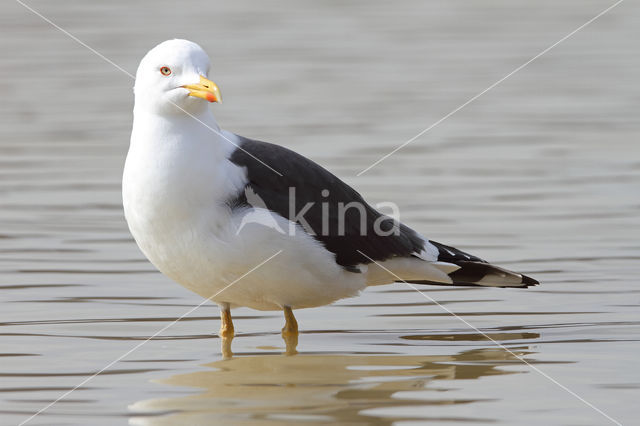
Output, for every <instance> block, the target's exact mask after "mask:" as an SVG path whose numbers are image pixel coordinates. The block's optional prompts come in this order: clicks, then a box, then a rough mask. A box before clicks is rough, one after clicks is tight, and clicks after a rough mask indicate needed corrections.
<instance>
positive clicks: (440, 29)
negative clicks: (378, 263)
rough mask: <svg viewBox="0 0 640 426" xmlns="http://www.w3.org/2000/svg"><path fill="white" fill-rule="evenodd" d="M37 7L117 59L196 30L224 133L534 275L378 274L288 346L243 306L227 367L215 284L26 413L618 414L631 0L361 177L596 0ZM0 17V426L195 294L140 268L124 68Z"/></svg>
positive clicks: (639, 249)
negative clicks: (380, 279)
mask: <svg viewBox="0 0 640 426" xmlns="http://www.w3.org/2000/svg"><path fill="white" fill-rule="evenodd" d="M29 4H30V5H32V6H33V7H34V8H36V9H37V10H39V11H40V12H41V13H42V14H44V15H45V16H47V17H48V18H50V19H51V20H53V21H54V22H55V23H57V24H58V25H60V26H62V27H63V28H65V29H67V30H68V31H70V32H71V33H72V34H74V35H75V36H77V37H78V38H80V39H81V40H83V41H84V42H86V43H88V44H89V45H90V46H92V47H93V48H95V49H97V50H98V51H99V52H101V53H103V54H104V55H106V56H107V57H109V58H110V59H112V60H113V61H114V62H115V63H117V64H119V65H121V66H122V67H123V68H124V69H126V70H128V71H129V72H134V71H135V67H136V64H137V62H138V60H139V59H140V57H141V56H142V55H143V54H144V53H145V52H146V50H148V48H150V47H151V46H153V45H154V44H155V43H157V42H159V41H161V40H163V39H166V38H170V37H175V36H180V37H187V38H190V39H193V40H195V41H197V42H199V43H201V44H202V45H203V46H204V47H205V48H206V49H207V50H208V51H209V52H210V53H211V56H212V58H213V62H214V73H213V76H212V77H213V80H214V81H216V82H217V83H218V85H219V86H220V87H221V90H222V94H223V96H224V99H225V103H224V104H223V105H216V106H215V111H216V114H217V116H218V119H219V121H220V123H221V124H222V125H223V126H224V127H226V128H228V129H231V130H234V131H237V132H238V133H240V134H244V135H247V136H251V137H257V138H262V139H265V140H270V141H276V142H279V143H282V144H285V145H287V146H289V147H292V148H294V149H296V150H298V151H300V152H302V153H304V154H306V155H309V156H311V157H313V158H314V159H316V160H317V161H318V162H320V163H321V164H323V165H325V166H327V167H329V168H330V169H331V170H333V171H334V172H336V173H337V174H339V175H340V176H341V177H343V178H344V179H345V180H346V181H347V182H349V183H350V184H353V185H354V186H356V187H357V188H358V190H360V191H361V192H362V193H363V194H365V195H366V196H367V198H369V199H370V200H371V201H372V202H374V203H375V202H381V201H387V200H392V201H395V202H396V203H398V204H399V205H400V207H401V218H402V220H403V221H405V222H406V223H408V224H409V225H411V226H413V227H414V228H416V229H417V230H419V231H420V232H422V233H424V234H425V235H428V236H429V237H430V238H433V239H435V240H437V241H442V242H445V243H450V244H452V245H456V246H458V247H460V248H463V249H467V250H469V251H471V252H473V253H476V254H478V255H480V256H482V257H484V258H487V259H490V260H492V261H494V262H496V263H499V264H501V265H504V266H506V267H510V268H513V269H517V270H522V271H523V272H526V273H528V274H530V275H532V276H534V277H535V278H537V279H539V280H540V281H542V283H543V284H542V285H541V286H539V287H537V288H533V289H528V290H515V289H475V288H473V289H464V288H459V289H458V288H457V289H448V288H446V287H424V288H422V290H423V291H425V293H426V294H427V295H428V297H426V296H423V295H420V294H418V293H417V292H416V291H415V290H413V289H411V288H408V287H406V286H403V285H402V284H395V285H392V286H383V287H377V288H372V289H369V290H367V291H366V292H364V294H363V295H362V296H361V297H359V298H354V299H349V300H343V301H341V302H339V303H336V304H335V305H333V306H328V307H323V308H316V309H309V310H302V311H298V312H296V315H297V317H298V321H299V323H300V327H301V332H302V333H301V335H300V339H299V346H298V351H299V354H298V355H296V356H285V355H283V354H282V353H283V352H284V343H283V341H282V339H281V338H280V335H279V330H280V328H281V327H282V322H283V320H282V317H281V314H279V313H273V312H267V313H265V312H256V311H251V310H248V309H237V310H235V311H234V319H235V326H236V331H237V333H238V336H237V337H236V338H235V340H234V342H233V350H234V352H235V356H234V357H233V358H232V359H229V360H223V359H222V356H221V354H220V345H219V341H218V338H217V336H216V335H215V331H216V330H217V329H218V326H219V324H218V320H219V313H218V310H217V307H215V306H210V305H205V306H202V307H201V308H198V309H197V310H196V311H194V312H193V313H191V314H190V315H188V316H187V317H185V318H184V319H182V320H181V321H179V322H178V323H176V324H173V325H171V326H170V327H169V328H167V329H166V330H165V331H163V332H161V333H160V334H159V335H158V336H157V337H155V338H154V339H153V340H150V341H148V342H146V343H144V344H143V345H142V346H140V347H139V348H138V349H136V350H134V351H132V352H131V353H129V354H128V355H127V356H126V357H124V358H123V359H122V360H121V361H120V362H117V363H115V364H113V365H110V366H109V368H108V369H106V370H105V371H104V372H102V373H101V374H100V375H98V376H97V377H95V378H93V379H91V380H90V381H88V382H86V383H85V384H84V385H83V386H81V387H79V388H78V389H76V390H75V391H73V392H72V393H70V394H69V395H68V396H66V397H65V398H64V399H62V400H60V401H59V402H58V403H56V404H55V405H53V406H51V407H50V408H48V409H47V410H46V411H44V412H43V413H42V414H40V415H38V416H37V417H35V418H33V419H31V420H30V421H29V423H28V424H33V425H38V424H39V425H53V424H55V425H58V424H65V425H66V424H78V425H80V424H82V425H84V424H105V425H112V424H127V423H129V424H135V425H139V424H141V425H147V424H189V425H191V424H239V425H240V424H242V425H245V424H247V425H249V424H251V425H254V424H255V425H270V424H301V423H313V424H324V423H334V424H366V423H372V424H381V425H384V424H392V423H394V424H403V425H409V424H420V423H429V422H431V423H433V424H440V423H444V422H447V423H460V424H489V423H503V424H536V425H537V424H567V425H578V424H580V425H585V424H589V425H600V424H608V423H613V421H612V420H611V419H608V418H607V417H605V415H603V414H602V413H601V412H599V411H598V410H601V411H602V412H603V413H605V414H606V415H608V416H610V417H611V418H613V419H615V420H616V421H618V422H621V423H624V424H632V423H633V422H634V420H635V419H636V417H637V403H636V401H637V398H638V395H639V394H640V362H639V361H638V356H637V354H638V353H639V351H640V343H639V339H640V318H639V316H638V308H639V306H640V284H639V283H638V274H639V273H640V262H639V260H640V243H639V237H640V227H639V225H640V223H639V220H638V211H639V208H640V197H639V195H640V191H639V184H640V144H639V143H638V134H639V130H640V119H639V118H638V104H639V102H640V86H639V85H638V82H637V76H638V75H640V62H639V61H638V58H639V57H640V55H639V53H640V52H639V51H638V43H637V41H638V36H639V35H640V34H639V30H638V29H639V28H640V7H639V6H638V4H637V3H633V2H624V3H622V4H621V5H620V6H618V7H617V8H615V9H614V10H612V11H611V12H610V13H608V14H607V15H605V16H603V17H602V18H600V19H599V20H597V21H595V22H594V23H593V24H591V25H590V26H588V27H586V28H585V29H584V30H582V31H580V32H579V33H577V34H576V35H574V36H573V37H571V38H570V39H568V40H566V41H565V42H563V43H562V44H560V45H559V46H557V47H556V48H555V49H553V50H552V51H550V52H549V53H547V54H546V55H544V56H543V57H541V58H540V59H539V60H537V61H535V62H534V63H532V64H530V65H529V66H527V67H526V68H524V69H523V70H521V71H520V72H518V73H517V74H515V75H513V76H512V77H510V78H509V79H507V80H506V81H504V82H503V83H502V84H500V85H499V86H498V87H496V88H495V89H493V90H491V91H489V92H488V93H486V94H485V95H483V96H482V97H481V98H479V99H478V100H476V101H475V102H474V103H472V104H470V105H469V106H467V107H466V108H464V109H463V110H461V111H460V112H458V113H457V114H455V115H453V116H452V117H450V118H449V119H447V120H446V121H444V122H443V123H442V124H440V125H438V126H437V127H436V128H434V129H433V130H431V131H429V132H428V133H427V134H425V135H424V136H422V137H421V138H419V139H417V140H416V141H414V142H413V143H411V144H410V145H409V146H407V147H406V148H404V149H402V150H401V151H399V152H398V153H397V154H395V155H393V156H391V157H390V158H388V159H387V160H385V161H384V162H382V163H380V164H379V165H377V166H376V167H374V168H373V169H371V170H369V171H368V172H367V173H365V174H363V175H362V176H359V177H357V176H356V174H357V173H358V172H359V171H361V170H363V169H364V168H366V167H367V166H369V165H370V164H371V163H373V162H374V161H375V160H377V159H378V158H380V157H381V156H382V155H384V154H386V153H388V152H389V151H391V150H392V149H393V148H395V147H396V146H398V145H399V144H401V143H403V142H404V141H406V140H408V139H409V138H411V137H413V136H414V135H415V134H417V133H418V132H419V131H421V130H423V129H425V128H427V127H428V126H430V125H431V124H432V123H434V122H436V121H437V120H439V119H440V118H441V117H443V116H444V115H445V114H447V113H449V112H450V111H452V110H453V109H455V108H456V107H458V106H459V105H461V104H462V103H464V102H465V101H467V100H468V99H469V98H471V97H472V96H474V95H475V94H477V93H479V92H481V91H482V90H484V89H485V88H487V87H489V86H490V85H491V84H493V83H494V82H496V81H498V80H499V79H500V78H502V77H503V76H505V75H506V74H507V73H509V72H510V71H512V70H513V69H515V68H516V67H518V66H519V65H520V64H522V63H524V62H525V61H527V60H528V59H530V58H531V57H533V56H534V55H536V54H537V53H539V52H540V51H542V50H543V49H545V48H546V47H548V46H550V45H551V44H553V43H554V42H556V41H557V40H559V39H560V38H562V37H563V36H565V35H566V34H568V33H569V32H571V31H572V30H573V29H575V28H577V27H578V26H580V25H582V24H583V23H584V22H586V21H587V20H589V19H590V18H592V17H593V16H595V15H596V14H597V13H598V12H600V11H601V10H603V9H605V8H606V7H608V6H609V5H610V4H613V2H606V1H566V2H561V3H558V2H551V1H541V2H525V1H509V2H506V1H494V0H492V1H488V2H482V3H479V2H478V3H477V4H475V3H474V4H470V3H468V2H462V1H448V0H447V1H445V0H439V1H433V2H419V1H410V2H404V3H402V4H401V5H392V4H390V3H388V2H366V3H362V4H349V5H345V4H338V3H334V2H325V3H323V4H318V3H317V2H311V1H305V2H289V1H284V0H282V1H279V2H277V3H270V4H269V5H268V6H267V5H265V6H258V5H257V4H256V3H249V2H247V1H244V0H243V1H234V2H232V3H229V4H213V3H211V2H209V3H202V2H191V1H186V2H180V3H179V4H178V3H175V2H168V1H155V2H146V1H145V2H124V1H113V2H109V3H108V4H106V3H105V4H101V5H97V4H93V3H88V2H82V1H80V0H77V1H66V2H44V1H32V2H30V3H29ZM0 22H1V24H2V25H0V33H2V37H0V48H1V49H2V52H3V55H2V57H3V62H2V63H0V69H2V71H3V78H2V79H0V88H2V92H3V94H4V96H3V99H4V101H3V102H2V103H0V136H1V138H0V154H1V157H0V193H1V197H0V203H1V209H0V223H1V228H0V272H1V277H0V295H1V300H2V303H1V305H0V306H1V314H0V342H1V346H0V424H3V425H4V424H18V423H20V422H22V421H24V420H26V419H27V418H29V417H30V416H31V415H33V414H34V413H36V412H37V411H38V410H40V409H42V408H43V407H45V406H47V405H48V404H49V403H50V402H52V401H55V400H56V399H57V398H59V397H60V396H61V395H63V394H64V393H65V392H66V391H68V390H70V389H73V388H74V387H75V386H77V385H78V384H79V383H81V382H82V381H83V380H84V379H85V378H87V377H88V376H90V375H92V374H94V373H96V372H98V371H100V370H101V369H103V368H104V367H106V366H108V365H109V364H110V363H111V362H113V361H114V360H116V359H118V357H120V356H122V355H124V354H126V353H127V352H128V351H131V350H132V349H133V348H135V347H136V345H139V344H141V343H143V342H144V341H145V340H146V339H148V338H149V337H150V336H152V335H154V334H155V333H156V332H158V331H159V330H161V329H162V328H163V327H165V326H168V325H170V324H171V322H172V321H174V320H175V319H177V318H179V317H180V316H182V315H183V314H185V313H186V312H187V311H189V310H190V309H191V308H192V307H194V306H196V305H197V304H199V303H200V299H199V298H198V297H197V296H195V295H193V294H191V293H189V292H188V291H187V290H185V289H183V288H181V287H180V286H178V285H175V284H173V283H172V282H170V280H168V279H167V278H164V277H163V276H162V275H160V274H159V273H158V272H156V271H155V270H154V268H153V267H152V266H151V265H150V264H149V263H148V262H147V261H146V260H145V259H144V258H143V256H142V255H141V253H140V252H139V251H138V250H137V248H136V246H135V243H134V242H133V240H132V239H131V237H130V235H129V233H128V231H127V228H126V224H125V222H124V219H123V215H122V209H121V205H120V193H119V191H120V189H119V187H120V175H121V168H122V165H123V161H124V157H125V155H126V150H127V145H128V133H129V130H130V122H131V114H130V111H131V107H132V94H131V87H132V84H133V83H132V81H131V79H130V78H129V77H128V76H127V75H126V74H124V73H122V72H121V71H119V70H117V69H115V68H114V67H113V66H112V65H110V64H107V63H105V62H104V61H102V60H101V59H100V58H98V57H96V56H95V55H94V54H92V53H91V52H89V51H88V50H87V49H85V48H83V47H82V46H80V45H78V44H77V43H75V42H74V41H72V40H70V39H69V38H68V37H67V36H66V35H64V34H62V33H60V32H59V31H57V30H55V29H54V28H52V27H51V26H50V25H49V24H47V23H46V22H43V21H42V20H41V19H40V18H38V17H37V16H35V15H33V14H31V13H30V12H29V11H27V10H26V9H25V8H23V7H22V6H20V5H19V4H18V3H14V2H4V3H3V4H2V5H0ZM429 298H432V299H433V300H435V301H437V302H438V303H439V304H440V305H441V306H438V305H437V304H435V303H434V302H433V301H432V300H430V299H429ZM443 307H444V308H446V309H448V310H450V311H452V312H454V313H455V314H457V315H458V317H454V316H452V315H451V314H450V313H449V312H447V311H446V310H445V309H443ZM463 320H464V321H463ZM470 325H471V326H473V327H476V328H478V329H480V330H481V331H482V332H483V333H485V334H486V336H483V335H481V334H479V333H478V332H477V331H475V330H474V329H473V328H472V327H470ZM487 336H488V337H487ZM489 338H490V339H489ZM521 359H524V360H526V361H527V363H528V364H525V363H524V362H523V361H522V360H521ZM571 392H573V394H572V393H571ZM578 397H580V398H583V399H584V401H586V402H584V401H581V400H580V399H579V398H578ZM589 404H591V405H589ZM594 407H595V408H594Z"/></svg>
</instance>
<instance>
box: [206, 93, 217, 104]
mask: <svg viewBox="0 0 640 426" xmlns="http://www.w3.org/2000/svg"><path fill="white" fill-rule="evenodd" d="M207 100H208V101H209V102H215V101H216V97H215V96H214V94H213V93H207Z"/></svg>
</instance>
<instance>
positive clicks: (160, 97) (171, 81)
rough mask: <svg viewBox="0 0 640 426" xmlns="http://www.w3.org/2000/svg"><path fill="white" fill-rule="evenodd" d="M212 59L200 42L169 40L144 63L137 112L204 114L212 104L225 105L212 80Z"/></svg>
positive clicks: (138, 82)
mask: <svg viewBox="0 0 640 426" xmlns="http://www.w3.org/2000/svg"><path fill="white" fill-rule="evenodd" d="M209 68H210V61H209V56H207V54H206V52H205V51H204V50H203V49H202V48H201V47H200V46H198V45H197V44H196V43H194V42H192V41H188V40H178V39H176V40H167V41H165V42H162V43H160V44H159V45H157V46H156V47H154V48H153V49H151V50H150V51H149V52H148V53H147V54H146V55H145V56H144V58H142V61H140V65H139V66H138V71H137V72H136V82H135V86H134V93H135V110H136V111H138V110H141V109H142V110H145V112H153V113H157V114H162V115H165V114H185V113H189V114H198V115H199V114H200V113H201V112H203V111H205V110H207V108H208V102H221V100H222V99H221V97H220V90H219V89H218V86H216V84H215V83H214V82H212V81H211V80H209V79H208V75H209Z"/></svg>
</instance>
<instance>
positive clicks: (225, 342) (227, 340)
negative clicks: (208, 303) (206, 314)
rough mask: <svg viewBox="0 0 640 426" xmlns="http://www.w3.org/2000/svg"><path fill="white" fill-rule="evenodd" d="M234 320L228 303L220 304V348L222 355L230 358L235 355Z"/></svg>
mask: <svg viewBox="0 0 640 426" xmlns="http://www.w3.org/2000/svg"><path fill="white" fill-rule="evenodd" d="M234 334H235V333H234V330H233V321H232V320H231V308H230V307H229V304H228V303H225V304H222V305H220V349H221V351H222V357H223V358H225V359H229V358H231V357H232V356H233V352H231V342H232V341H233V336H234Z"/></svg>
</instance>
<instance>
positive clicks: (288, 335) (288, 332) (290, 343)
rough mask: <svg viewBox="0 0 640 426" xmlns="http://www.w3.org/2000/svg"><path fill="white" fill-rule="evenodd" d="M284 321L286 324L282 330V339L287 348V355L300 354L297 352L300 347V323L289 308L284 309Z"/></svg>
mask: <svg viewBox="0 0 640 426" xmlns="http://www.w3.org/2000/svg"><path fill="white" fill-rule="evenodd" d="M284 319H285V321H286V322H285V324H284V327H283V328H282V338H283V339H284V343H285V344H286V346H287V351H286V354H287V355H295V354H297V353H298V351H297V350H296V347H297V346H298V321H296V317H294V316H293V311H292V310H291V308H290V307H289V306H285V307H284Z"/></svg>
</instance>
